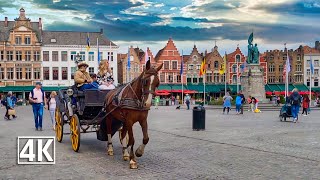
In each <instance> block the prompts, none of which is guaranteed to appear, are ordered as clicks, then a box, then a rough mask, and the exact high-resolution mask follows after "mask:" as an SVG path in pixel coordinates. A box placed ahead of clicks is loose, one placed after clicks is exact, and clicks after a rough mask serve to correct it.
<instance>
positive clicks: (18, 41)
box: [16, 36, 21, 44]
mask: <svg viewBox="0 0 320 180" xmlns="http://www.w3.org/2000/svg"><path fill="white" fill-rule="evenodd" d="M16 44H21V37H20V36H16Z"/></svg>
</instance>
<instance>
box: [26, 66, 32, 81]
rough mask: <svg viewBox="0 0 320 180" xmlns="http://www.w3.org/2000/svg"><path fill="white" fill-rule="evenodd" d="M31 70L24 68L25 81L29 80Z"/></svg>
mask: <svg viewBox="0 0 320 180" xmlns="http://www.w3.org/2000/svg"><path fill="white" fill-rule="evenodd" d="M31 73H32V72H31V68H25V79H31Z"/></svg>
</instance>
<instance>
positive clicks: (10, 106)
mask: <svg viewBox="0 0 320 180" xmlns="http://www.w3.org/2000/svg"><path fill="white" fill-rule="evenodd" d="M11 96H12V92H11V91H9V92H8V95H7V97H6V100H5V101H6V110H7V111H6V115H5V116H4V118H5V119H7V120H11V119H10V116H11V115H12V117H13V118H14V119H15V118H17V116H16V115H15V114H9V110H14V105H13V102H12V99H11Z"/></svg>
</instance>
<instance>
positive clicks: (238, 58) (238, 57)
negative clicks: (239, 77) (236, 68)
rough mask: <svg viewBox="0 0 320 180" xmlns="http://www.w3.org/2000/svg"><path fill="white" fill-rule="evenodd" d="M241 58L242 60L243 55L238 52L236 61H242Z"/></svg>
mask: <svg viewBox="0 0 320 180" xmlns="http://www.w3.org/2000/svg"><path fill="white" fill-rule="evenodd" d="M240 60H241V57H240V55H239V54H237V55H236V62H240Z"/></svg>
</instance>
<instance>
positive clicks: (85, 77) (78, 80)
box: [74, 62, 98, 91]
mask: <svg viewBox="0 0 320 180" xmlns="http://www.w3.org/2000/svg"><path fill="white" fill-rule="evenodd" d="M88 66H89V65H88V64H87V63H85V62H80V63H79V64H78V70H77V71H76V72H75V73H74V81H75V85H76V86H77V87H78V89H79V90H81V91H83V90H85V89H98V87H96V86H95V85H94V84H93V80H92V78H91V77H90V75H89V73H88V72H87V71H86V70H87V68H88Z"/></svg>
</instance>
